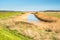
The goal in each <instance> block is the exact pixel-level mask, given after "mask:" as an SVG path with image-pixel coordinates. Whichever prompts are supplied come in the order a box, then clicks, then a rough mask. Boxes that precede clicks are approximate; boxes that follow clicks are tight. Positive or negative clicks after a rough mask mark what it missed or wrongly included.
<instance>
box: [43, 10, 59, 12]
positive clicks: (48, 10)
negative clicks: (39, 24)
mask: <svg viewBox="0 0 60 40" xmlns="http://www.w3.org/2000/svg"><path fill="white" fill-rule="evenodd" d="M44 12H60V10H46V11H44Z"/></svg>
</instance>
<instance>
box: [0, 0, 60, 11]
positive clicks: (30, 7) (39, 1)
mask: <svg viewBox="0 0 60 40" xmlns="http://www.w3.org/2000/svg"><path fill="white" fill-rule="evenodd" d="M0 10H14V11H43V10H60V0H0Z"/></svg>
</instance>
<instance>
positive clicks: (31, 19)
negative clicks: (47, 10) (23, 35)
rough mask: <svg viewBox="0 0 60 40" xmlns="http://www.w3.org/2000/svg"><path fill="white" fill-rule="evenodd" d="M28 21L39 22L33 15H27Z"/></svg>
mask: <svg viewBox="0 0 60 40" xmlns="http://www.w3.org/2000/svg"><path fill="white" fill-rule="evenodd" d="M28 21H29V22H31V21H35V22H39V21H40V20H39V19H37V18H36V17H35V15H34V14H29V15H28Z"/></svg>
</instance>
